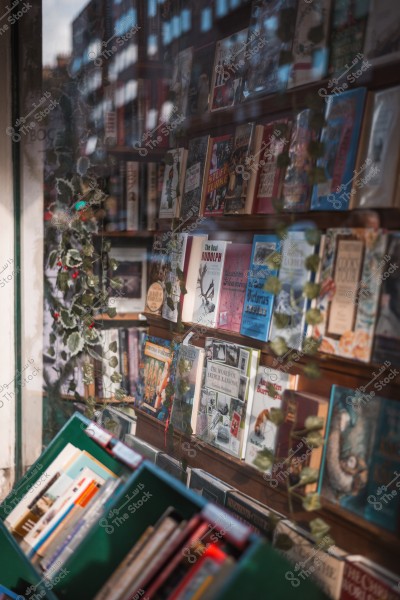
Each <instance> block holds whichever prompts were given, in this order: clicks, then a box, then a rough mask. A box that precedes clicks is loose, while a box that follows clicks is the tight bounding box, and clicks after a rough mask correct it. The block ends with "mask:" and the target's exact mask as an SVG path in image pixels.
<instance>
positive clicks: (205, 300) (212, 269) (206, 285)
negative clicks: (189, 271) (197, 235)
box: [191, 240, 230, 327]
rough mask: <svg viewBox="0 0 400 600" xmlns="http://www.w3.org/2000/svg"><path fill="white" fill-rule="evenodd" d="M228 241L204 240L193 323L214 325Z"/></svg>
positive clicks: (216, 317)
mask: <svg viewBox="0 0 400 600" xmlns="http://www.w3.org/2000/svg"><path fill="white" fill-rule="evenodd" d="M229 244H230V242H225V241H220V240H212V241H208V240H204V242H203V245H202V253H201V260H200V264H199V269H198V272H197V273H198V275H197V288H196V295H195V299H194V306H193V316H192V318H191V321H192V322H193V323H197V324H198V323H200V324H202V325H206V326H207V327H216V324H217V319H218V308H219V297H220V289H221V282H222V275H223V269H224V262H225V255H226V249H227V247H228V246H229Z"/></svg>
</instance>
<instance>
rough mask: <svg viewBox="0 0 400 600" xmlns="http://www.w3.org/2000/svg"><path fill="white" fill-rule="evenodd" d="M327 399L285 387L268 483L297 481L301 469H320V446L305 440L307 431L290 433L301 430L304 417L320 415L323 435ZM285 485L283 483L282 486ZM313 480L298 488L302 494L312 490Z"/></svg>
mask: <svg viewBox="0 0 400 600" xmlns="http://www.w3.org/2000/svg"><path fill="white" fill-rule="evenodd" d="M328 409H329V402H328V399H327V398H323V397H322V396H318V395H317V394H310V393H308V392H297V391H293V390H289V389H287V390H285V391H284V392H283V396H282V406H281V410H282V412H283V415H284V420H283V423H282V424H281V425H280V426H279V428H278V433H277V436H276V450H275V451H276V456H277V457H278V458H279V462H278V463H276V464H275V465H274V467H275V468H273V469H272V473H271V478H270V484H271V485H272V486H273V487H277V485H278V484H279V483H285V484H286V481H287V480H288V481H289V483H290V485H295V484H296V483H298V482H299V481H300V478H301V472H302V471H303V469H305V468H308V467H310V468H312V469H316V470H317V471H320V469H321V463H322V453H323V448H322V446H320V447H318V448H314V447H313V445H312V444H309V443H308V442H307V435H305V436H304V435H302V437H301V438H300V439H299V435H297V434H296V436H295V437H291V434H292V433H293V434H294V433H295V432H297V431H304V429H305V421H306V419H307V418H308V417H320V418H321V419H322V420H323V427H322V428H321V430H320V433H321V437H322V438H324V437H325V432H326V427H327V417H328ZM285 487H286V486H285ZM316 489H317V484H316V483H310V484H308V485H306V486H305V487H303V488H299V491H300V492H301V491H302V492H304V493H305V494H308V493H311V492H315V491H316Z"/></svg>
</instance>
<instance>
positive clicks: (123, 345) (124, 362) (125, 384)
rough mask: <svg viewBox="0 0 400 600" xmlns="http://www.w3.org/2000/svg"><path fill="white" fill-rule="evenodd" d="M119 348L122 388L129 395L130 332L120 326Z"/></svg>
mask: <svg viewBox="0 0 400 600" xmlns="http://www.w3.org/2000/svg"><path fill="white" fill-rule="evenodd" d="M118 350H119V359H118V362H119V372H120V375H121V377H122V379H121V388H122V389H124V390H125V391H126V394H127V395H129V364H128V332H127V330H126V329H125V328H124V327H120V328H118Z"/></svg>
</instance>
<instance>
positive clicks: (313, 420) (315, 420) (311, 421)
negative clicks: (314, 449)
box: [304, 415, 325, 431]
mask: <svg viewBox="0 0 400 600" xmlns="http://www.w3.org/2000/svg"><path fill="white" fill-rule="evenodd" d="M324 422H325V421H324V419H323V418H322V417H317V416H316V415H310V416H309V417H307V418H306V420H305V421H304V429H307V431H318V430H319V429H322V428H323V427H324Z"/></svg>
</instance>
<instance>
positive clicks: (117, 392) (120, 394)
mask: <svg viewBox="0 0 400 600" xmlns="http://www.w3.org/2000/svg"><path fill="white" fill-rule="evenodd" d="M114 395H115V399H116V400H118V402H122V401H123V399H124V398H126V396H127V394H126V391H125V390H124V389H123V388H118V389H117V390H115V393H114Z"/></svg>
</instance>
